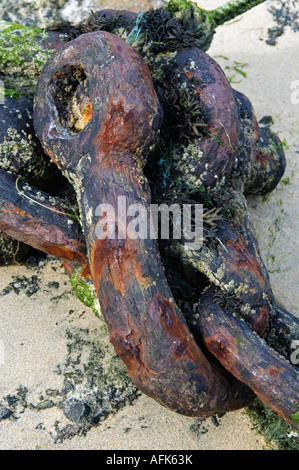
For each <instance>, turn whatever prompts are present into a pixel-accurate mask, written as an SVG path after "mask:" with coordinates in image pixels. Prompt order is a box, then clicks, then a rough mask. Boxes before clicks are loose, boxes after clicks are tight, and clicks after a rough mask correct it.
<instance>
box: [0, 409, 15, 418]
mask: <svg viewBox="0 0 299 470" xmlns="http://www.w3.org/2000/svg"><path fill="white" fill-rule="evenodd" d="M12 414H13V412H12V411H11V410H10V409H9V408H5V407H4V406H0V421H1V420H2V419H7V418H9V417H10V416H11V415H12Z"/></svg>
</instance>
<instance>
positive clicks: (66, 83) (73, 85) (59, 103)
mask: <svg viewBox="0 0 299 470" xmlns="http://www.w3.org/2000/svg"><path fill="white" fill-rule="evenodd" d="M50 94H51V96H52V100H53V103H54V106H55V108H56V112H57V115H58V120H59V124H60V125H61V126H62V127H64V128H66V129H67V130H68V131H69V132H70V133H71V134H78V133H79V132H81V131H82V130H83V129H84V128H85V127H86V126H87V124H88V123H89V121H90V119H91V117H92V104H91V101H90V98H89V96H88V79H87V77H86V75H85V73H84V70H83V68H82V67H81V66H78V65H67V66H65V67H63V68H62V69H61V70H59V71H58V72H56V73H55V74H54V75H53V79H52V81H51V84H50Z"/></svg>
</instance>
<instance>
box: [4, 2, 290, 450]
mask: <svg viewBox="0 0 299 470" xmlns="http://www.w3.org/2000/svg"><path fill="white" fill-rule="evenodd" d="M76 3H77V2H76V1H74V0H70V1H69V2H68V3H67V6H65V7H64V15H65V19H70V17H71V11H72V8H74V7H75V5H76ZM197 3H198V4H199V5H200V6H202V7H204V8H207V9H212V8H215V7H217V6H219V5H222V4H224V3H225V1H209V0H206V1H204V0H203V1H198V2H197ZM162 4H163V2H154V1H149V0H147V1H146V0H144V1H140V2H135V1H124V2H121V1H108V0H107V1H100V0H98V1H95V0H94V1H93V2H87V1H85V2H81V3H80V5H81V7H82V8H81V7H80V8H81V9H79V7H78V8H77V9H76V14H77V15H83V16H84V15H86V12H87V11H88V10H89V9H91V8H92V9H94V10H95V9H96V8H98V9H101V8H105V7H108V6H109V7H110V8H128V9H132V10H134V11H141V10H142V9H148V8H150V7H151V6H160V5H162ZM274 4H275V2H273V1H272V0H268V1H266V2H265V3H263V4H261V5H259V6H257V7H255V8H254V9H252V10H251V11H249V12H247V13H246V14H243V15H241V16H240V17H238V18H237V19H236V20H234V21H231V22H229V23H227V24H225V25H223V26H221V27H219V28H218V29H217V32H216V34H215V37H214V40H213V43H212V46H211V48H210V49H209V51H208V54H209V55H211V56H212V57H213V58H214V59H215V60H216V61H217V62H218V63H219V64H220V65H221V67H222V68H223V70H224V71H225V73H226V74H227V76H228V78H229V79H230V81H231V83H232V86H233V87H234V88H235V89H237V90H239V91H241V92H243V93H245V94H246V95H247V96H248V97H249V99H250V100H251V102H252V103H253V106H254V108H255V112H256V115H257V118H258V120H259V119H261V118H262V117H264V116H272V119H273V122H274V124H273V126H272V128H273V130H274V131H275V132H277V133H278V135H279V137H280V139H281V140H282V142H283V143H284V148H285V153H286V158H287V168H286V172H285V175H284V177H283V180H282V181H281V182H280V183H279V185H278V187H277V188H276V189H275V190H274V191H273V192H272V193H271V194H269V195H267V196H265V197H250V199H249V202H248V204H249V210H250V214H251V216H252V220H253V222H254V226H255V229H256V234H257V238H258V241H259V245H260V249H261V253H262V256H263V258H264V260H265V263H266V266H267V268H268V270H269V273H270V279H271V285H272V289H273V292H274V295H275V297H276V301H277V303H279V304H280V305H281V306H283V307H285V308H286V309H288V310H290V311H291V312H292V313H294V314H296V315H297V316H299V307H298V306H299V290H298V285H299V270H298V263H299V171H298V168H297V162H298V155H299V144H298V135H299V91H298V90H299V72H298V70H299V57H298V46H299V33H298V32H295V31H293V30H292V29H291V28H290V27H289V26H285V28H284V30H283V33H282V34H281V36H279V37H277V38H276V43H275V45H271V44H269V42H270V43H271V41H269V28H273V27H275V26H277V22H276V21H275V18H274V16H273V14H272V13H271V12H270V11H269V8H270V6H271V5H274ZM298 9H299V5H298ZM296 90H297V92H296ZM99 357H100V358H101V360H99V359H98V358H99ZM99 397H101V400H102V405H101V407H100V406H99ZM82 403H89V407H90V409H91V410H92V411H93V412H94V410H95V409H96V410H97V413H98V414H97V419H95V420H94V421H93V422H90V421H89V420H88V419H86V420H85V421H84V420H83V422H84V425H82V422H81V418H82V417H84V416H88V413H89V412H90V409H89V408H88V407H87V406H85V407H84V405H82ZM292 438H293V437H290V439H292ZM275 448H276V447H275V445H274V444H269V443H267V442H266V441H265V439H264V438H263V437H262V436H261V435H259V434H258V433H257V429H256V428H254V426H253V423H252V422H251V421H250V419H249V417H248V415H247V414H246V413H245V411H244V410H239V411H236V412H231V413H226V414H225V415H224V416H221V417H216V418H208V419H203V418H201V419H200V418H197V419H196V418H186V417H184V416H180V415H178V414H175V413H173V412H171V411H169V410H167V409H165V408H163V407H162V406H160V405H159V404H158V403H156V402H155V401H153V400H151V399H150V398H148V397H146V396H145V395H143V394H141V393H140V392H138V391H137V390H136V389H135V387H134V386H133V385H132V384H131V382H130V379H129V378H128V376H127V374H126V370H125V368H124V366H123V365H122V363H121V362H120V360H119V359H118V358H117V357H116V355H115V353H114V351H113V348H112V347H111V345H110V344H109V340H108V334H107V330H106V326H105V323H104V321H103V319H102V318H97V317H96V316H95V315H94V313H93V311H92V309H90V308H88V307H86V306H84V305H83V304H82V303H81V302H80V301H79V300H78V298H77V297H76V295H75V294H74V292H73V291H72V287H71V285H70V283H69V278H68V276H67V275H66V273H65V271H64V268H63V266H62V265H61V262H60V261H59V260H58V259H55V258H52V257H44V256H40V257H39V256H36V257H35V258H34V259H31V264H30V263H28V264H27V265H23V264H21V265H12V266H3V267H0V449H1V450H12V449H15V450H25V449H26V450H27V449H30V450H34V449H38V450H70V449H76V450H104V449H109V450H112V449H115V450H117V449H127V450H143V449H149V450H153V449H155V450H179V449H181V450H190V451H196V450H263V449H275Z"/></svg>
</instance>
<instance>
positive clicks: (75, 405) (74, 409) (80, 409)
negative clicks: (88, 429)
mask: <svg viewBox="0 0 299 470" xmlns="http://www.w3.org/2000/svg"><path fill="white" fill-rule="evenodd" d="M63 411H64V414H65V416H66V417H67V418H68V419H69V420H70V421H73V422H74V423H79V422H80V421H82V420H83V419H84V418H85V417H86V416H88V414H89V412H90V407H89V406H88V405H87V404H86V403H84V402H83V401H79V400H75V399H70V400H68V401H67V402H66V403H65V404H64V409H63Z"/></svg>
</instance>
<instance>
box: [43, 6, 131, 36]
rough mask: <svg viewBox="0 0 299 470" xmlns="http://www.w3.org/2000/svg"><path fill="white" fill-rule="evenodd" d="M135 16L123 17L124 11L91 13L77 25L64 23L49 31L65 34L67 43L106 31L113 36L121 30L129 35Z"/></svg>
mask: <svg viewBox="0 0 299 470" xmlns="http://www.w3.org/2000/svg"><path fill="white" fill-rule="evenodd" d="M135 19H136V17H135V15H131V17H130V15H129V16H125V12H124V11H115V12H110V11H105V10H103V11H97V12H93V11H91V13H90V15H89V16H88V17H87V18H85V19H84V20H83V21H81V22H80V23H78V24H72V23H70V22H69V21H64V22H62V23H59V24H57V25H54V26H52V27H51V28H49V29H50V30H51V31H59V32H60V33H63V34H66V36H67V39H68V40H69V41H71V40H73V39H76V38H77V37H78V36H80V35H81V34H84V33H92V32H94V31H107V32H108V33H113V34H115V33H116V32H117V30H119V29H121V28H123V29H124V30H126V31H127V33H129V32H130V31H131V30H132V29H133V27H134V25H135Z"/></svg>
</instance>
